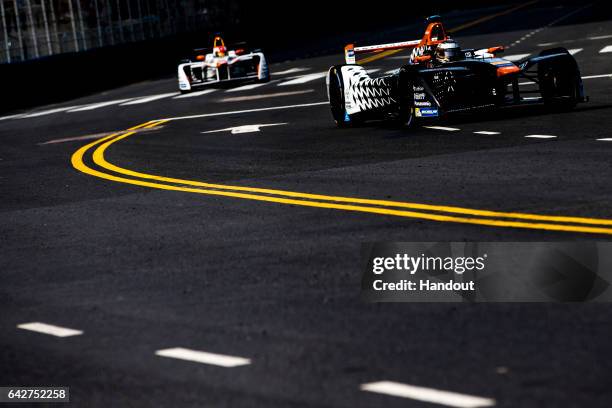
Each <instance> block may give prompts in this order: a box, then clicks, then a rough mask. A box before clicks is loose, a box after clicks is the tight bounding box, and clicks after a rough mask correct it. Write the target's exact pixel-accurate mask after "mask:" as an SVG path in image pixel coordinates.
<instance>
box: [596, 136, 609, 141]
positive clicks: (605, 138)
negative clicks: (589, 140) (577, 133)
mask: <svg viewBox="0 0 612 408" xmlns="http://www.w3.org/2000/svg"><path fill="white" fill-rule="evenodd" d="M597 140H598V141H599V142H612V137H604V138H603V139H597Z"/></svg>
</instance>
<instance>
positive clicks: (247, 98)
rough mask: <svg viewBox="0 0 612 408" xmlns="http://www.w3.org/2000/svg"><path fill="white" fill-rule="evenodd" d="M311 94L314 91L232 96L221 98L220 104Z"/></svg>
mask: <svg viewBox="0 0 612 408" xmlns="http://www.w3.org/2000/svg"><path fill="white" fill-rule="evenodd" d="M311 92H314V89H305V90H303V91H293V92H276V93H270V94H263V95H250V96H234V97H231V98H223V99H221V100H220V102H242V101H254V100H257V99H265V98H278V97H281V96H290V95H301V94H306V93H311Z"/></svg>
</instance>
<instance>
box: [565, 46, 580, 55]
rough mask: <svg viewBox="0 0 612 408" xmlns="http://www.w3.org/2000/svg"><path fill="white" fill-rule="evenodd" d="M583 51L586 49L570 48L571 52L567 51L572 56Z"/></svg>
mask: <svg viewBox="0 0 612 408" xmlns="http://www.w3.org/2000/svg"><path fill="white" fill-rule="evenodd" d="M582 50H584V48H570V49H569V50H567V52H569V53H570V55H576V54H578V53H579V52H581V51H582Z"/></svg>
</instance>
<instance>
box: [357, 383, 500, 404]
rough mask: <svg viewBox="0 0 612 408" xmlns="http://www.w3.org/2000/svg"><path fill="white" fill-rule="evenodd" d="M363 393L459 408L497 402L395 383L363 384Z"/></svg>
mask: <svg viewBox="0 0 612 408" xmlns="http://www.w3.org/2000/svg"><path fill="white" fill-rule="evenodd" d="M360 389H361V390H362V391H368V392H375V393H378V394H385V395H391V396H393V397H400V398H409V399H413V400H416V401H423V402H431V403H434V404H440V405H446V406H448V407H457V408H478V407H492V406H494V405H495V400H494V399H492V398H483V397H477V396H474V395H467V394H459V393H457V392H451V391H442V390H437V389H435V388H426V387H417V386H415V385H409V384H402V383H398V382H393V381H378V382H373V383H368V384H362V385H361V387H360Z"/></svg>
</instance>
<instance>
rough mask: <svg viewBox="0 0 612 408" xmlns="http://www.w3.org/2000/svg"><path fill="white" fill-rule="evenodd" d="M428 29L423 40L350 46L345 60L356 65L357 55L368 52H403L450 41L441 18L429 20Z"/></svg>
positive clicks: (345, 50)
mask: <svg viewBox="0 0 612 408" xmlns="http://www.w3.org/2000/svg"><path fill="white" fill-rule="evenodd" d="M427 23H428V24H427V28H426V29H425V34H424V35H423V38H422V39H420V40H412V41H401V42H395V43H388V44H378V45H367V46H363V47H355V44H348V45H347V46H346V47H344V60H345V61H346V63H347V64H355V63H356V58H355V56H356V54H361V53H367V52H381V51H389V50H401V49H407V48H415V47H421V46H425V45H428V46H432V45H436V44H440V43H442V42H444V41H446V40H447V39H448V36H447V34H446V31H445V30H444V25H442V22H441V21H440V17H439V16H432V17H429V18H428V19H427Z"/></svg>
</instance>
